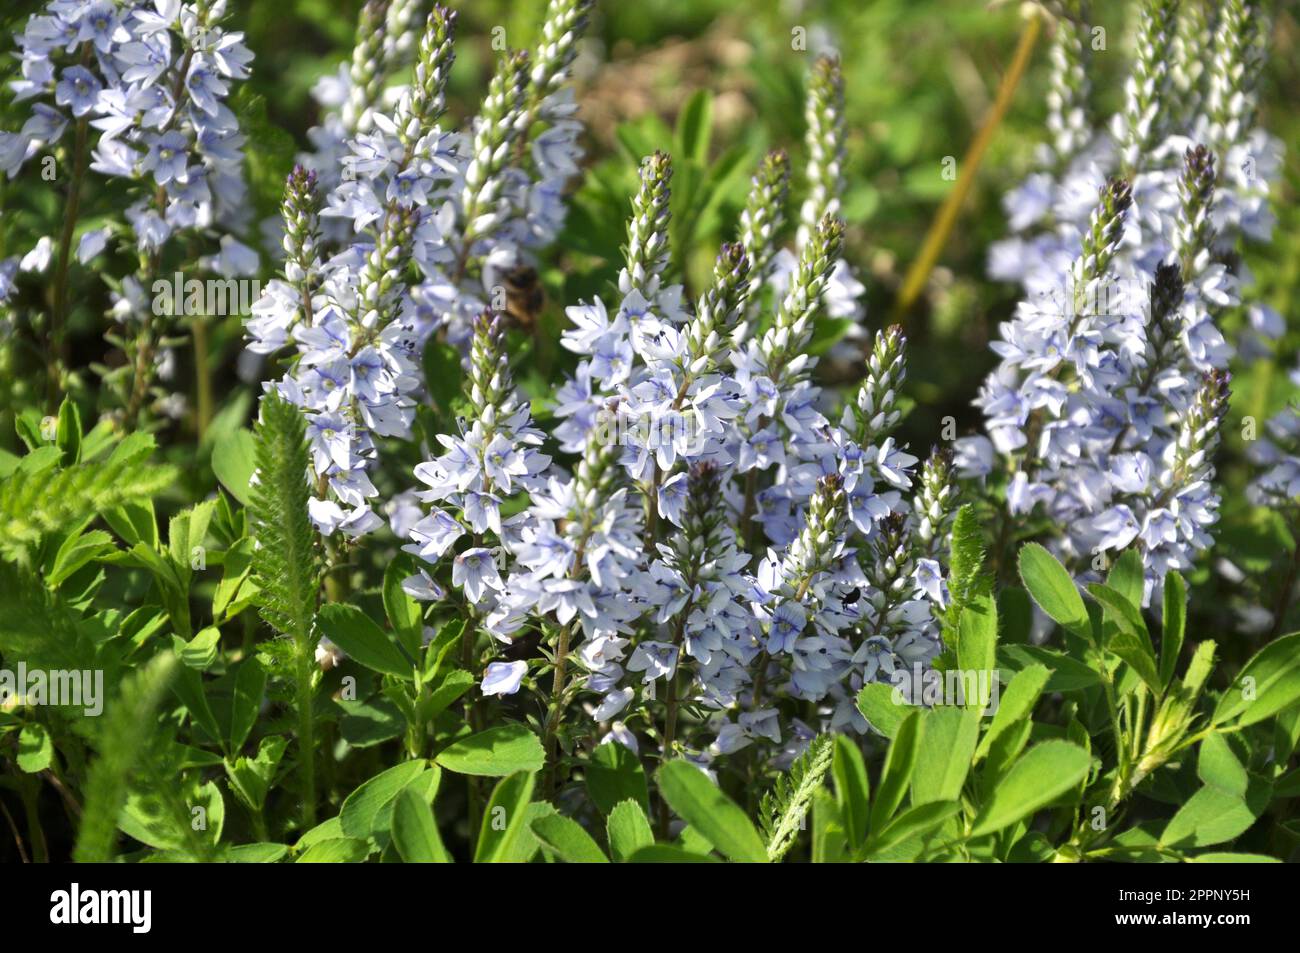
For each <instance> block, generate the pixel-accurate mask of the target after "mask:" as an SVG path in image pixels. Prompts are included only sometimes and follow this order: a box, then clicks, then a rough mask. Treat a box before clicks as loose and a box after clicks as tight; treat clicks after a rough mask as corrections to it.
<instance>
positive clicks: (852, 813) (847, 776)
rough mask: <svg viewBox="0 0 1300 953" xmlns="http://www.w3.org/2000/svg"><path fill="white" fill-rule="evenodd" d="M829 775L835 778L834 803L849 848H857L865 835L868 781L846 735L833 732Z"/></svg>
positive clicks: (868, 806)
mask: <svg viewBox="0 0 1300 953" xmlns="http://www.w3.org/2000/svg"><path fill="white" fill-rule="evenodd" d="M831 775H832V776H833V777H834V778H835V803H836V805H837V806H838V808H839V812H840V817H841V819H842V820H843V822H844V836H845V837H847V838H848V842H849V846H850V847H857V846H858V845H859V844H861V843H862V842H863V841H864V840H866V838H867V823H868V821H869V820H870V816H871V781H870V780H869V778H868V777H867V765H866V762H865V761H863V760H862V752H861V751H859V750H858V746H857V743H856V742H855V741H854V740H853V739H851V738H850V737H849V736H848V735H835V755H834V760H833V761H832V762H831Z"/></svg>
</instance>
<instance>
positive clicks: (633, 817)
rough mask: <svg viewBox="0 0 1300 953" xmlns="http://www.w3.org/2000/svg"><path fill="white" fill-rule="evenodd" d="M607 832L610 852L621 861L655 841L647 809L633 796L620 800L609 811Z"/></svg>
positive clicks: (626, 859) (606, 825)
mask: <svg viewBox="0 0 1300 953" xmlns="http://www.w3.org/2000/svg"><path fill="white" fill-rule="evenodd" d="M605 833H606V835H607V837H608V838H609V850H610V853H611V854H613V855H614V859H615V860H616V861H619V862H626V861H628V860H629V859H630V858H631V857H632V855H633V854H635V853H636V852H637V851H638V850H640V849H641V848H643V847H649V846H650V845H651V844H653V843H654V842H655V835H654V832H653V831H652V830H651V829H650V820H649V818H647V817H646V812H645V810H644V809H643V808H642V807H641V805H640V804H639V803H638V802H637V801H635V800H633V799H632V798H628V799H627V800H626V801H619V802H618V803H617V804H615V805H614V807H613V808H612V809H611V810H610V811H609V819H608V820H607V821H606V822H605Z"/></svg>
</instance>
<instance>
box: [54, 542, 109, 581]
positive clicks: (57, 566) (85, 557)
mask: <svg viewBox="0 0 1300 953" xmlns="http://www.w3.org/2000/svg"><path fill="white" fill-rule="evenodd" d="M116 551H117V546H116V545H115V544H114V543H113V537H112V536H110V535H108V533H106V532H104V531H103V530H102V529H97V530H93V531H91V532H89V533H74V534H73V535H71V536H69V537H68V538H67V539H65V540H64V541H63V545H61V546H60V547H59V551H58V552H57V553H56V554H55V556H54V563H53V565H51V566H50V571H49V572H48V573H46V576H45V582H46V583H47V584H48V585H50V586H54V587H57V586H60V585H62V584H63V583H64V582H67V580H68V579H69V577H71V576H72V575H73V574H74V573H75V572H77V571H78V570H79V569H81V568H82V567H83V566H85V565H86V564H88V563H90V562H91V561H93V560H95V559H98V558H99V557H101V556H104V555H107V554H108V553H113V552H116Z"/></svg>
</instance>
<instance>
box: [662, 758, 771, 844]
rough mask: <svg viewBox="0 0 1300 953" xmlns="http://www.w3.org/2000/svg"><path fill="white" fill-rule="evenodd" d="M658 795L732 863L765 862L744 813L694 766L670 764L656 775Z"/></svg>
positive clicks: (759, 841) (761, 841)
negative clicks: (732, 861)
mask: <svg viewBox="0 0 1300 953" xmlns="http://www.w3.org/2000/svg"><path fill="white" fill-rule="evenodd" d="M657 780H658V783H659V792H660V793H661V794H662V795H663V797H664V799H665V800H666V801H667V802H668V804H669V806H670V807H671V808H672V809H673V810H674V811H675V812H677V816H678V817H680V818H682V820H684V821H686V823H687V824H690V825H691V827H693V828H695V830H696V831H697V832H698V833H699V834H701V835H702V836H703V837H704V838H705V839H706V840H707V841H708V842H709V843H710V844H712V845H713V846H714V848H716V849H717V850H718V851H719V852H720V853H722V854H723V855H724V856H726V857H728V858H729V859H731V860H734V861H741V862H746V863H760V864H761V863H766V861H767V846H766V845H765V844H764V843H763V839H762V838H761V837H759V836H758V831H756V830H754V825H753V824H751V823H750V822H749V818H747V817H746V816H745V812H744V811H742V810H741V809H740V808H739V807H737V806H736V803H735V802H734V801H732V800H731V799H730V798H728V797H727V796H726V795H725V794H723V793H722V791H720V790H719V789H718V788H717V786H716V785H714V783H713V782H712V781H710V780H709V779H708V777H707V776H706V775H705V774H704V772H703V771H701V770H700V769H699V768H697V767H695V765H693V764H691V763H689V762H687V761H669V762H668V763H667V764H665V765H664V766H663V767H662V768H660V769H659V773H658V775H657Z"/></svg>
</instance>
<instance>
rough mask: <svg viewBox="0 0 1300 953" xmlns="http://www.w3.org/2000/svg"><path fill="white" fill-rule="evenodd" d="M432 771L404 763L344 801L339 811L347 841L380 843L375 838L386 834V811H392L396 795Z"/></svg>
mask: <svg viewBox="0 0 1300 953" xmlns="http://www.w3.org/2000/svg"><path fill="white" fill-rule="evenodd" d="M428 770H429V765H428V763H427V762H424V761H404V762H402V763H401V764H398V765H394V766H393V767H391V768H389V769H388V770H386V771H381V772H380V773H379V774H376V775H375V776H374V777H373V778H371V779H370V780H369V781H366V782H364V783H363V784H361V785H360V786H358V787H357V789H356V790H355V791H353V792H352V793H351V794H349V795H348V796H347V797H346V798H345V799H344V801H343V807H342V808H341V809H340V810H339V824H340V826H341V829H342V831H343V833H344V834H345V835H346V836H348V837H355V838H358V839H360V840H367V839H376V840H378V839H380V838H376V834H379V835H381V836H382V835H383V834H385V833H386V830H387V825H386V824H385V823H384V813H385V809H386V808H390V807H391V806H392V804H393V802H394V801H396V800H397V795H398V794H400V793H401V792H402V790H403V789H404V788H406V787H407V785H409V784H411V783H412V782H414V781H415V780H416V779H417V778H419V777H420V776H421V775H423V774H424V773H425V772H426V771H428Z"/></svg>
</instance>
